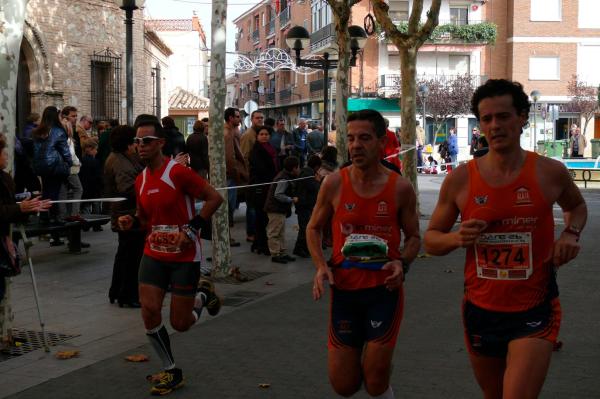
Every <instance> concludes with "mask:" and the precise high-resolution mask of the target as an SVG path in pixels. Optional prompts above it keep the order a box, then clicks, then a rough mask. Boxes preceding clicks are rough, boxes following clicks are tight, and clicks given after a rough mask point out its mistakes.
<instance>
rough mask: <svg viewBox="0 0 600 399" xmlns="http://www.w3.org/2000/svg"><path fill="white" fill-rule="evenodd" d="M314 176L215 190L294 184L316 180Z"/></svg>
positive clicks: (223, 188)
mask: <svg viewBox="0 0 600 399" xmlns="http://www.w3.org/2000/svg"><path fill="white" fill-rule="evenodd" d="M314 178H315V177H314V176H306V177H299V178H297V179H291V180H277V181H271V182H268V183H256V184H245V185H243V186H231V187H219V188H215V190H217V191H219V190H233V189H234V188H248V187H259V186H270V185H271V184H277V183H282V182H284V181H285V182H292V181H298V180H306V179H314Z"/></svg>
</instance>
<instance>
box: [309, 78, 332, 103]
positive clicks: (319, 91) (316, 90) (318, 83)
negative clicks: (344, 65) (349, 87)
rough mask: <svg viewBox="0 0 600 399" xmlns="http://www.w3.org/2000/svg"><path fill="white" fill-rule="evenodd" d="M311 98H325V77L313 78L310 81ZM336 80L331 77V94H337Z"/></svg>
mask: <svg viewBox="0 0 600 399" xmlns="http://www.w3.org/2000/svg"><path fill="white" fill-rule="evenodd" d="M309 91H310V98H311V99H314V98H323V79H317V80H313V81H312V82H310V83H309ZM335 91H336V86H335V80H333V79H331V78H330V79H329V95H330V96H335Z"/></svg>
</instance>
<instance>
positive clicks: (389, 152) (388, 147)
mask: <svg viewBox="0 0 600 399" xmlns="http://www.w3.org/2000/svg"><path fill="white" fill-rule="evenodd" d="M383 120H384V121H385V137H386V138H387V141H386V142H385V147H384V148H383V152H382V154H381V158H382V159H385V160H386V161H388V162H390V163H392V164H394V165H396V166H397V167H398V169H399V170H402V163H401V162H400V154H398V153H399V152H400V143H398V138H397V137H396V134H395V133H394V132H392V131H391V130H390V121H389V120H388V119H387V118H383Z"/></svg>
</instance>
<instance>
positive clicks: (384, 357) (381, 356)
mask: <svg viewBox="0 0 600 399" xmlns="http://www.w3.org/2000/svg"><path fill="white" fill-rule="evenodd" d="M393 354H394V348H393V347H390V346H389V345H381V344H379V343H374V342H369V343H367V346H366V349H365V357H364V359H363V378H364V380H365V390H366V391H367V393H368V394H369V395H371V397H381V398H383V399H393V398H394V394H393V393H392V392H391V389H390V373H391V365H392V355H393ZM386 393H389V395H387V396H384V394H386Z"/></svg>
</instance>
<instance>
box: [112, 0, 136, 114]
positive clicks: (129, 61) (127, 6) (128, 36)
mask: <svg viewBox="0 0 600 399" xmlns="http://www.w3.org/2000/svg"><path fill="white" fill-rule="evenodd" d="M135 1H136V0H118V1H117V4H118V5H119V8H120V9H121V10H125V81H126V86H127V88H126V90H127V124H128V125H130V126H132V125H133V10H137V9H138V6H137V5H136V4H135Z"/></svg>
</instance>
